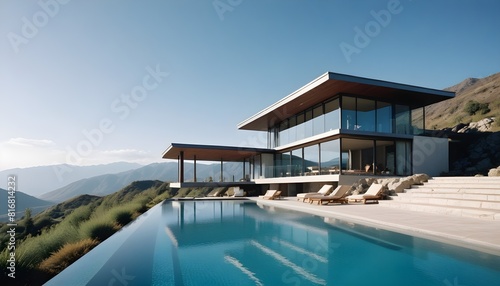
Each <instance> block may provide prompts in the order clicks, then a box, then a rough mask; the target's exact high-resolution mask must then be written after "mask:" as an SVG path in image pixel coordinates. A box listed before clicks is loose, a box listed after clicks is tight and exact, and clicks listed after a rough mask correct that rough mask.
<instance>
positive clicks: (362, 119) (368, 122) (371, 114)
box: [356, 98, 375, 131]
mask: <svg viewBox="0 0 500 286" xmlns="http://www.w3.org/2000/svg"><path fill="white" fill-rule="evenodd" d="M356 110H357V116H356V119H357V122H356V130H361V131H375V101H374V100H369V99H363V98H358V102H357V108H356Z"/></svg>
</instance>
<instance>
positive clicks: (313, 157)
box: [304, 144, 320, 175]
mask: <svg viewBox="0 0 500 286" xmlns="http://www.w3.org/2000/svg"><path fill="white" fill-rule="evenodd" d="M319 171H320V165H319V145H317V144H316V145H312V146H308V147H305V148H304V174H305V175H319Z"/></svg>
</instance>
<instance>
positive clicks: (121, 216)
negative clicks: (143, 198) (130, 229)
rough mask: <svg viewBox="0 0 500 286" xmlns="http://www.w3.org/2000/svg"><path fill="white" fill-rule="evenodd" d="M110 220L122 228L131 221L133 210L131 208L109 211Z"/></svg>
mask: <svg viewBox="0 0 500 286" xmlns="http://www.w3.org/2000/svg"><path fill="white" fill-rule="evenodd" d="M110 212H111V217H112V219H113V220H114V221H115V222H116V223H117V224H118V225H121V226H124V225H126V224H128V223H129V222H131V221H132V214H133V213H134V212H135V208H131V209H130V210H129V209H127V208H121V207H119V208H115V209H112V210H111V211H110Z"/></svg>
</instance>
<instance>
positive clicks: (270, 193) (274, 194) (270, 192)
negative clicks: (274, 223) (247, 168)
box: [259, 190, 281, 200]
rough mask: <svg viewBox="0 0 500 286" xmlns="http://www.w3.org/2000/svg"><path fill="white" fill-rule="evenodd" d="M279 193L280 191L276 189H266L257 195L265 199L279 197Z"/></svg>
mask: <svg viewBox="0 0 500 286" xmlns="http://www.w3.org/2000/svg"><path fill="white" fill-rule="evenodd" d="M280 195H281V192H280V191H278V190H268V191H267V192H266V193H265V194H264V195H261V196H259V198H261V199H265V200H274V199H275V198H277V197H279V196H280Z"/></svg>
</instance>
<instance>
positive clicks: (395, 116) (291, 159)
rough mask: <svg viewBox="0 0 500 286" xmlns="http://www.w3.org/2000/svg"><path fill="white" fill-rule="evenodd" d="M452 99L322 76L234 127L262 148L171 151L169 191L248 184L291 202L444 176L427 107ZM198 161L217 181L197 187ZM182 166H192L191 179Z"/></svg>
mask: <svg viewBox="0 0 500 286" xmlns="http://www.w3.org/2000/svg"><path fill="white" fill-rule="evenodd" d="M454 96H455V94H454V93H453V92H448V91H443V90H436V89H429V88H424V87H418V86H411V85H406V84H399V83H394V82H387V81H381V80H375V79H369V78H362V77H356V76H351V75H345V74H339V73H332V72H327V73H325V74H323V75H321V76H320V77H318V78H316V79H315V80H313V81H311V82H310V83H308V84H306V85H305V86H303V87H302V88H300V89H298V90H296V91H295V92H293V93H292V94H290V95H288V96H286V97H284V98H283V99H281V100H279V101H277V102H275V103H274V104H272V105H270V106H268V107H267V108H265V109H263V110H261V111H260V112H258V113H256V114H255V115H253V116H251V117H250V118H248V119H246V120H244V121H243V122H241V123H240V124H238V128H239V129H241V130H254V131H260V132H264V133H265V134H267V136H266V137H267V148H252V147H236V146H214V145H192V144H178V143H172V144H171V145H170V146H169V147H168V148H167V149H166V151H165V152H164V153H163V158H165V159H176V160H178V166H179V180H178V182H177V183H174V184H171V186H172V187H184V186H206V185H227V186H236V185H240V186H241V185H245V184H252V185H261V186H262V189H266V188H269V187H279V188H280V189H286V190H287V191H288V193H289V195H293V194H294V193H296V192H301V191H308V190H314V189H316V188H317V186H318V185H320V184H324V183H327V182H328V183H341V184H350V183H352V182H355V181H357V180H359V179H360V177H361V176H370V177H373V176H407V175H411V174H414V173H427V174H429V175H431V176H435V175H439V174H440V173H441V172H447V171H448V161H449V160H448V145H449V144H448V138H440V137H433V136H431V135H430V134H428V132H426V129H425V106H427V105H430V104H433V103H436V102H440V101H442V100H446V99H449V98H452V97H454ZM197 161H216V162H220V172H219V173H218V176H216V177H215V178H212V180H208V181H207V180H206V179H203V180H200V179H197V177H196V169H197V164H196V162H197ZM185 162H192V163H193V164H194V170H193V171H194V172H193V174H192V176H190V177H186V176H185ZM228 162H231V164H229V163H228ZM234 170H238V172H240V174H236V175H234V173H233V174H232V175H230V176H229V177H228V176H227V174H231V172H232V171H234ZM225 174H226V175H225ZM200 181H201V182H200Z"/></svg>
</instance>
